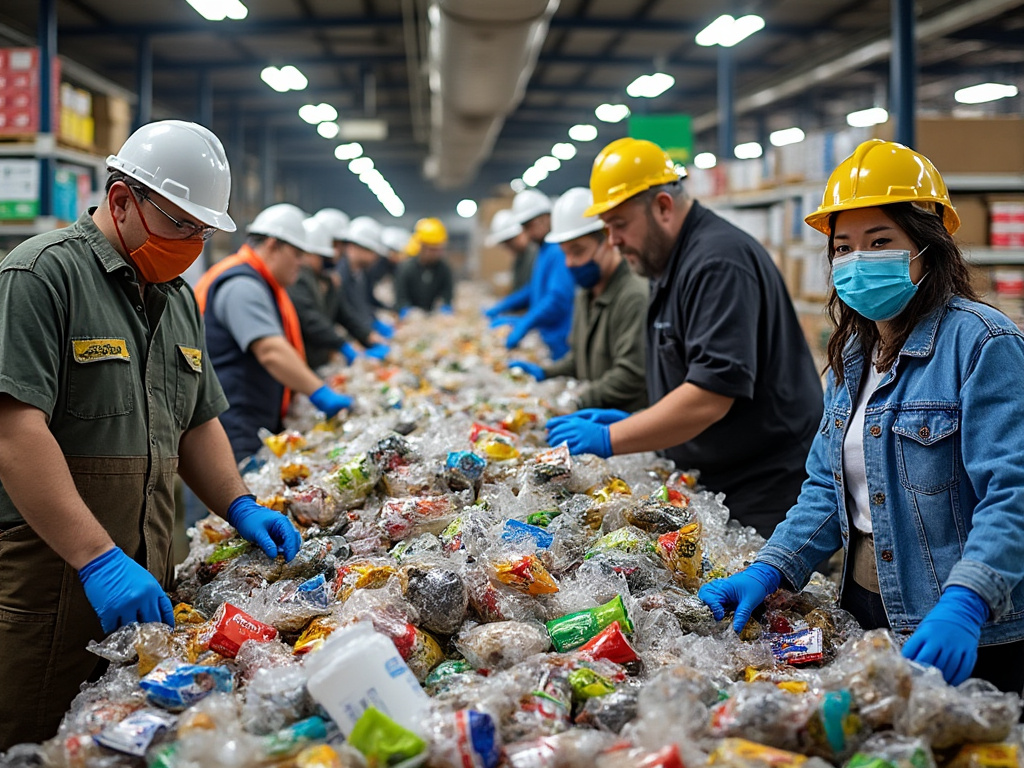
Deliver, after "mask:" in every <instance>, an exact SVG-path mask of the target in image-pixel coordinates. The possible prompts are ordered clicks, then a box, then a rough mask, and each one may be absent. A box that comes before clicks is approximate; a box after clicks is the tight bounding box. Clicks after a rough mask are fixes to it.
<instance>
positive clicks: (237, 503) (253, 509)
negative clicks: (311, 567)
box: [225, 495, 302, 561]
mask: <svg viewBox="0 0 1024 768" xmlns="http://www.w3.org/2000/svg"><path fill="white" fill-rule="evenodd" d="M225 519H226V520H227V521H228V522H229V523H230V524H231V525H232V526H233V527H234V529H235V530H236V531H238V533H239V535H240V536H241V537H242V538H243V539H245V540H246V541H251V542H252V543H253V544H255V545H256V546H257V547H259V548H260V549H262V550H263V552H264V553H265V554H266V556H267V557H269V558H270V559H274V558H275V557H277V556H278V555H279V554H280V555H284V559H285V560H286V561H288V560H291V559H292V558H293V557H295V553H296V552H298V551H299V547H301V546H302V536H301V535H300V534H299V532H298V531H297V530H296V529H295V526H294V525H292V521H291V520H289V519H288V518H287V517H285V516H284V515H282V514H281V513H280V512H275V511H274V510H272V509H267V508H266V507H263V506H260V505H259V504H257V503H256V497H255V496H252V495H248V496H239V497H238V498H237V499H235V500H234V501H232V502H231V506H230V507H228V512H227V515H225Z"/></svg>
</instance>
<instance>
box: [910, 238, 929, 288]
mask: <svg viewBox="0 0 1024 768" xmlns="http://www.w3.org/2000/svg"><path fill="white" fill-rule="evenodd" d="M928 245H931V243H929V244H928ZM928 245H926V246H925V247H924V248H922V249H921V250H920V251H918V252H917V253H916V254H915V255H914V256H912V257H911V258H910V260H911V261H913V260H914V259H916V258H917V257H918V256H920V255H921V254H922V253H924V252H925V251H927V250H928ZM930 274H931V270H929V271H927V272H925V273H924V274H923V275H921V279H920V280H918V281H917V282H916V283H914V285H921V283H923V282H924V279H925V278H926V277H928V275H930ZM910 282H912V283H913V282H914V281H913V280H911V281H910Z"/></svg>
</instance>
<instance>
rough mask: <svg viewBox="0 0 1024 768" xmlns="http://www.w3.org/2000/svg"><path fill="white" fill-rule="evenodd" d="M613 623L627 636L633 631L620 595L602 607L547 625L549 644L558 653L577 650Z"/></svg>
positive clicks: (571, 614) (553, 621) (565, 617)
mask: <svg viewBox="0 0 1024 768" xmlns="http://www.w3.org/2000/svg"><path fill="white" fill-rule="evenodd" d="M613 621H617V622H619V626H620V627H622V631H623V632H624V633H626V634H627V635H628V634H629V633H630V632H632V631H633V622H632V621H631V620H630V618H629V614H628V613H626V606H625V604H624V603H623V602H622V595H616V596H615V597H614V598H612V599H611V600H609V601H608V602H607V603H605V604H604V605H599V606H597V607H596V608H588V609H587V610H585V611H577V612H576V613H569V614H566V615H565V616H562V617H561V618H558V619H553V620H552V621H549V622H548V623H547V628H548V635H550V636H551V644H552V645H554V646H555V650H556V651H558V652H559V653H564V652H565V651H571V650H573V649H574V648H579V647H580V646H581V645H583V644H584V643H586V642H587V641H588V640H590V639H591V638H592V637H594V635H596V634H597V633H598V632H600V631H601V630H602V629H604V628H605V627H607V626H608V625H609V624H611V623H612V622H613Z"/></svg>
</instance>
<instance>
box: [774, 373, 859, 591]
mask: <svg viewBox="0 0 1024 768" xmlns="http://www.w3.org/2000/svg"><path fill="white" fill-rule="evenodd" d="M834 391H835V384H834V381H833V378H832V375H831V374H829V385H828V391H827V392H826V393H825V415H824V417H823V418H824V419H828V418H829V413H828V406H829V403H830V401H831V399H832V394H833V392H834ZM824 423H825V422H824V421H822V425H824ZM806 468H807V479H806V480H804V484H803V486H801V488H800V496H799V497H798V498H797V500H796V504H794V505H793V506H792V507H791V508H790V510H789V512H788V513H786V519H785V520H783V521H782V523H780V524H779V526H778V527H777V528H776V529H775V533H773V534H772V537H771V538H770V539H769V540H768V543H767V544H765V546H764V547H763V548H762V549H761V551H760V552H759V553H758V554H757V558H756V560H757V562H759V563H767V564H768V565H774V566H775V567H776V568H778V569H779V570H780V571H782V573H783V574H784V575H785V577H786V579H787V580H788V581H789V583H790V584H792V585H793V587H795V588H796V589H798V590H799V589H803V588H804V586H805V585H806V584H807V582H808V580H810V578H811V574H812V573H813V572H814V568H815V566H817V565H818V563H820V562H821V561H822V560H824V559H826V558H828V557H831V556H832V555H833V554H834V553H835V552H837V551H838V550H839V549H841V548H842V546H843V537H842V529H841V528H840V525H839V514H840V511H839V503H838V499H837V497H836V489H835V483H834V480H833V478H832V467H831V464H830V462H829V456H828V437H827V436H826V435H825V434H824V433H823V432H822V430H821V429H818V432H817V434H816V435H815V436H814V441H813V442H812V443H811V452H810V454H809V455H808V456H807V464H806Z"/></svg>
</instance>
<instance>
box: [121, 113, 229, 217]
mask: <svg viewBox="0 0 1024 768" xmlns="http://www.w3.org/2000/svg"><path fill="white" fill-rule="evenodd" d="M107 169H108V170H111V171H120V172H121V173H123V174H124V175H125V176H128V177H130V178H132V179H135V180H136V181H138V182H139V183H141V184H143V185H145V186H146V187H148V188H149V189H151V190H153V191H154V192H156V193H157V194H159V195H161V196H163V197H166V198H167V199H168V200H169V201H170V202H172V203H174V204H175V205H176V206H178V207H179V208H181V210H183V211H184V212H185V213H187V214H188V215H189V216H191V217H193V218H195V219H198V220H199V221H200V222H202V223H203V224H206V225H207V226H210V227H216V228H217V229H222V230H224V231H225V232H234V231H235V222H233V221H232V220H231V217H230V216H228V200H229V199H230V197H231V167H230V166H229V165H228V158H227V155H226V154H225V153H224V147H223V145H222V144H221V143H220V139H218V138H217V137H216V136H215V135H214V134H213V132H212V131H210V130H209V129H207V128H204V127H203V126H201V125H198V124H196V123H187V122H185V121H183V120H161V121H160V122H157V123H147V124H146V125H144V126H142V127H141V128H139V129H138V130H137V131H135V133H133V134H132V135H131V136H129V137H128V140H127V141H126V142H125V143H124V145H123V146H122V147H121V149H119V150H118V151H117V154H116V155H109V156H108V157H107Z"/></svg>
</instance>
